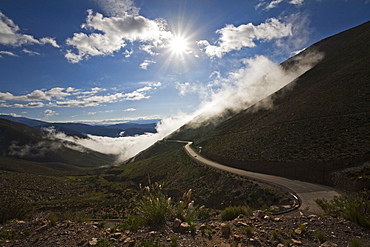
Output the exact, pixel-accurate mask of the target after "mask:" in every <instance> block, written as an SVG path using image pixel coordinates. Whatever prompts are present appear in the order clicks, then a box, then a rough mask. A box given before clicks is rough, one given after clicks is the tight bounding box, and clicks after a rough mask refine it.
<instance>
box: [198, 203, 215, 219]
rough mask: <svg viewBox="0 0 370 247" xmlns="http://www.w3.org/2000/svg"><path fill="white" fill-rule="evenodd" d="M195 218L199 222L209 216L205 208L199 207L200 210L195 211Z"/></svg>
mask: <svg viewBox="0 0 370 247" xmlns="http://www.w3.org/2000/svg"><path fill="white" fill-rule="evenodd" d="M196 217H197V218H198V219H199V220H208V219H210V218H211V214H210V212H209V210H208V209H207V208H205V207H204V206H201V207H200V208H198V210H196Z"/></svg>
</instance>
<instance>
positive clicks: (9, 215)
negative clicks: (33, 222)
mask: <svg viewBox="0 0 370 247" xmlns="http://www.w3.org/2000/svg"><path fill="white" fill-rule="evenodd" d="M31 211H32V209H31V207H30V206H29V205H28V204H25V203H19V202H18V203H16V202H4V203H0V224H4V223H6V222H7V221H10V220H14V219H18V220H25V219H27V218H30V215H31Z"/></svg>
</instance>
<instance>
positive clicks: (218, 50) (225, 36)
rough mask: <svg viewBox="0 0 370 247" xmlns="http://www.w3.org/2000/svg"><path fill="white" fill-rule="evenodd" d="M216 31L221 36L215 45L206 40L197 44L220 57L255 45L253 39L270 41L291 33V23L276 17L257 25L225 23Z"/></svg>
mask: <svg viewBox="0 0 370 247" xmlns="http://www.w3.org/2000/svg"><path fill="white" fill-rule="evenodd" d="M216 33H218V34H220V35H221V37H220V38H219V40H218V41H217V42H216V44H215V45H211V44H210V43H209V42H208V41H206V40H201V41H199V42H198V45H199V46H201V47H203V50H204V52H205V53H206V54H207V55H208V56H210V57H214V56H216V57H219V58H221V57H222V56H223V55H224V54H225V53H228V52H230V51H233V50H240V49H242V48H243V47H255V46H256V44H255V40H261V41H270V40H272V39H279V38H283V37H287V36H290V35H292V24H291V23H283V22H280V20H278V19H276V18H271V19H268V20H266V22H264V23H261V24H259V25H257V26H255V25H253V24H252V23H248V24H243V25H240V26H238V27H235V26H234V25H226V26H225V27H224V28H222V29H219V30H217V31H216Z"/></svg>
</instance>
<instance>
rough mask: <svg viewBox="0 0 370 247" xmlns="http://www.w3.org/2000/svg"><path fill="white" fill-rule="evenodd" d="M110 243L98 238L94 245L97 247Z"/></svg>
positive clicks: (109, 244) (104, 246)
mask: <svg viewBox="0 0 370 247" xmlns="http://www.w3.org/2000/svg"><path fill="white" fill-rule="evenodd" d="M111 245H112V242H110V241H107V240H105V239H99V241H98V242H97V243H96V245H95V246H97V247H110V246H111Z"/></svg>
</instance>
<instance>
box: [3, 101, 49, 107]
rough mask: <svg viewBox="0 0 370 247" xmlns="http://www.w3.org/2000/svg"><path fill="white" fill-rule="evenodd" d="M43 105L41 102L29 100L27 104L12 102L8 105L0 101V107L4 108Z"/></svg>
mask: <svg viewBox="0 0 370 247" xmlns="http://www.w3.org/2000/svg"><path fill="white" fill-rule="evenodd" d="M43 106H44V103H42V102H30V103H28V104H18V103H17V104H12V105H9V104H4V103H1V104H0V107H4V108H40V107H43Z"/></svg>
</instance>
